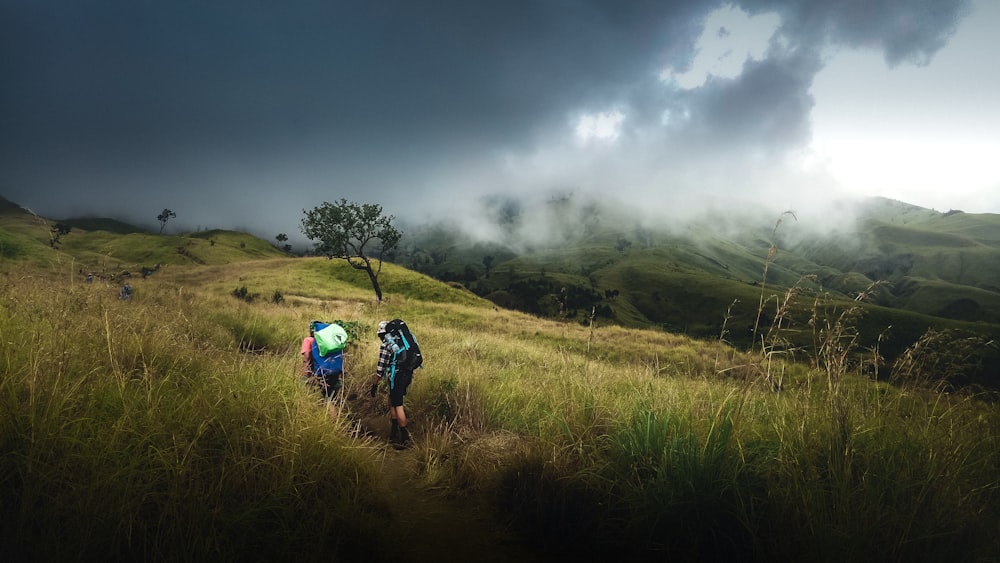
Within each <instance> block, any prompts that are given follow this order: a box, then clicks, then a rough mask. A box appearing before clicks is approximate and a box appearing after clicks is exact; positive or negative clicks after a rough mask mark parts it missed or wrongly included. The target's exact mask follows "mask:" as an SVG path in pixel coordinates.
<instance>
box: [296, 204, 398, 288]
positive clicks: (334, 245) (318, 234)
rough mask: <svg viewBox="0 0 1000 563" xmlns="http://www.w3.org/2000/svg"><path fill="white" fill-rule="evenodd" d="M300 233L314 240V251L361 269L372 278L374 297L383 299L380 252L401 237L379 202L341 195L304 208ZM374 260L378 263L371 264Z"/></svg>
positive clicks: (396, 242)
mask: <svg viewBox="0 0 1000 563" xmlns="http://www.w3.org/2000/svg"><path fill="white" fill-rule="evenodd" d="M302 212H303V213H305V214H306V216H305V218H304V219H302V225H301V227H302V233H303V234H304V235H306V237H307V238H308V239H309V240H313V241H317V242H316V243H315V247H316V251H317V252H318V253H322V254H323V255H325V256H326V257H327V258H329V259H333V258H341V259H344V260H346V261H347V263H348V264H350V265H351V266H352V267H353V268H356V269H358V270H364V271H365V272H366V273H367V274H368V279H369V280H371V283H372V288H373V289H374V290H375V297H376V298H377V299H378V300H379V301H382V288H381V287H380V286H379V283H378V276H379V274H380V273H381V272H382V256H383V254H384V253H386V252H388V251H390V250H392V249H393V248H395V247H396V245H397V244H399V240H400V239H401V238H402V236H403V235H402V233H400V232H399V231H398V230H397V229H396V228H395V227H393V226H392V221H393V219H394V217H393V216H392V215H383V214H382V206H381V205H378V204H374V203H365V204H357V203H354V202H349V201H347V200H346V199H341V200H340V201H338V202H336V203H329V202H323V204H322V205H320V206H318V207H314V208H313V209H311V210H309V211H306V210H305V209H303V210H302ZM373 260H376V261H378V266H377V267H375V266H373V264H372V262H373Z"/></svg>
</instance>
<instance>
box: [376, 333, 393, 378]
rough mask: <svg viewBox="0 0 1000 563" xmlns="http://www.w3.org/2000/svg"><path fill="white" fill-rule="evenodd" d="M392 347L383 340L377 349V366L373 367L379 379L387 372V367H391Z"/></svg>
mask: <svg viewBox="0 0 1000 563" xmlns="http://www.w3.org/2000/svg"><path fill="white" fill-rule="evenodd" d="M392 360H393V354H392V348H391V347H389V343H388V342H383V343H382V346H381V347H379V351H378V366H377V367H376V368H375V375H377V376H378V378H379V379H382V378H383V377H385V376H386V375H388V374H389V368H390V367H392Z"/></svg>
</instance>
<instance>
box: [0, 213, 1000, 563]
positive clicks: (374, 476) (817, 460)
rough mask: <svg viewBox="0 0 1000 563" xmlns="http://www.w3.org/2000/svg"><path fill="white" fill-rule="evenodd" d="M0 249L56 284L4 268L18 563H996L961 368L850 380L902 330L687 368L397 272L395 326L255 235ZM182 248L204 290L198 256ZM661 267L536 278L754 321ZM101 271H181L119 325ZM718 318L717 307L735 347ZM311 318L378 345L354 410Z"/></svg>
mask: <svg viewBox="0 0 1000 563" xmlns="http://www.w3.org/2000/svg"><path fill="white" fill-rule="evenodd" d="M0 227H2V231H0V232H2V233H5V236H7V237H10V238H11V239H13V240H16V241H18V242H19V243H20V244H22V245H23V247H24V248H25V249H37V251H38V252H40V253H42V254H43V256H44V257H43V258H42V259H38V258H35V257H32V256H31V255H30V253H28V252H27V251H25V252H23V253H21V254H17V255H16V256H6V255H5V258H4V266H3V268H0V286H2V288H3V290H2V293H0V295H2V303H0V342H3V346H2V348H0V362H2V365H4V366H5V369H4V370H3V372H2V374H0V512H2V513H0V542H2V544H3V545H4V553H5V555H7V556H8V557H12V558H13V560H68V559H74V560H78V559H86V560H89V559H92V558H102V559H108V558H110V559H114V560H136V559H142V560H155V561H159V560H212V561H236V560H246V559H252V560H274V559H281V560H290V559H294V560H307V561H312V560H316V561H319V560H323V561H330V560H334V561H337V560H348V559H350V560H358V559H361V560H366V561H429V560H455V561H464V560H485V561H512V560H516V561H532V560H536V561H544V560H552V559H563V558H570V557H572V558H577V559H584V560H595V559H601V560H603V559H611V558H615V559H618V560H639V559H643V560H647V559H649V558H650V557H655V558H663V559H670V560H683V561H705V560H726V561H758V560H759V561H776V560H781V561H790V560H802V561H845V560H891V561H901V560H907V561H940V560H961V561H992V560H996V559H997V558H998V557H1000V543H998V537H1000V534H998V533H997V532H998V531H1000V530H998V529H997V522H998V521H1000V508H998V507H1000V483H998V481H997V475H998V474H1000V408H998V403H997V402H995V401H992V400H990V399H991V398H992V396H990V395H985V394H973V393H971V392H970V391H968V390H966V391H964V392H950V393H944V392H941V391H940V389H941V386H940V384H941V383H942V382H947V381H948V377H950V374H951V372H952V371H953V370H954V368H956V366H957V367H962V366H961V365H960V363H961V361H963V357H961V356H960V355H959V356H956V355H949V352H950V351H961V345H962V344H963V341H962V340H956V339H950V340H949V339H946V338H943V337H940V338H938V340H937V341H934V340H925V341H923V343H922V344H921V346H920V347H916V348H912V349H908V350H905V351H903V352H901V354H900V357H903V358H908V359H909V361H908V362H903V363H901V364H900V365H899V367H898V369H897V370H896V377H895V378H894V379H893V381H892V382H891V383H885V382H881V381H877V380H876V377H875V376H876V375H877V373H876V372H877V371H878V369H879V367H880V364H879V362H877V361H876V360H875V358H870V359H869V360H867V361H863V362H860V363H854V362H851V361H847V360H846V358H848V357H855V356H856V354H854V353H855V352H858V351H859V344H858V343H857V340H856V339H855V338H854V334H855V333H854V330H856V329H857V330H861V328H863V327H862V325H863V324H864V323H868V322H872V323H875V324H877V325H882V324H883V323H884V322H885V320H886V318H888V317H880V316H879V315H890V314H892V310H891V309H889V308H886V307H875V308H870V309H868V310H867V314H866V315H864V316H858V314H857V313H858V311H857V310H855V309H852V308H850V307H847V306H844V305H843V304H842V302H840V301H837V300H836V299H833V298H831V299H828V300H823V301H822V302H820V303H818V304H816V305H815V308H816V309H817V310H816V312H815V314H814V315H813V316H812V317H811V319H812V321H813V326H814V327H816V331H815V332H809V333H808V336H809V337H808V338H806V339H805V340H806V342H807V343H806V344H803V345H802V346H798V347H794V348H791V347H788V346H783V345H782V344H781V342H782V341H783V340H787V339H791V338H795V337H797V335H802V334H804V333H805V332H807V331H806V329H805V328H804V327H807V326H809V325H807V324H805V325H804V324H800V323H795V324H792V323H790V322H787V321H788V320H787V319H786V318H785V317H782V316H781V315H777V314H770V313H769V314H768V315H766V317H767V318H769V319H770V322H769V323H768V324H767V325H761V330H760V332H761V334H762V341H763V342H765V343H766V344H767V346H765V347H762V348H760V349H759V350H758V349H757V348H755V349H754V350H753V351H750V352H746V351H741V350H739V349H736V348H734V347H732V346H730V345H728V344H727V343H726V342H724V341H723V340H725V339H726V338H722V339H720V337H723V336H726V329H734V326H733V325H732V324H731V323H730V324H727V325H726V326H725V327H724V326H722V322H720V323H719V325H720V326H714V327H707V328H706V329H705V330H708V329H709V328H711V330H713V331H717V332H718V333H717V335H716V337H715V338H711V339H707V338H706V339H694V338H690V337H689V336H685V335H682V334H677V333H672V332H665V331H662V330H650V329H644V328H637V327H631V328H630V327H623V326H615V325H609V324H606V323H597V324H596V325H594V326H589V325H587V324H583V323H580V322H565V321H556V320H552V319H545V318H541V317H538V316H532V315H527V314H524V313H520V312H515V311H508V310H503V309H499V308H496V307H494V306H493V304H492V303H490V302H489V301H487V300H485V299H482V298H480V297H477V296H475V295H473V294H472V293H471V292H469V291H467V290H465V289H462V288H459V287H452V286H449V285H446V284H443V283H440V282H437V281H435V280H433V279H431V278H429V277H427V276H424V275H421V274H417V273H414V272H412V271H408V270H406V269H404V268H401V267H398V266H395V265H392V264H387V265H386V268H385V270H384V272H383V278H382V285H383V289H384V290H385V292H386V299H385V301H383V302H381V303H377V302H375V301H373V298H372V290H371V288H370V286H369V285H368V281H367V279H366V277H365V275H364V274H363V273H361V272H358V271H356V270H353V269H352V268H350V267H349V266H347V265H346V264H344V263H343V262H342V261H338V260H332V261H331V260H326V259H324V258H292V257H287V256H282V255H280V253H277V251H275V252H276V254H274V255H268V251H267V249H266V248H265V247H264V246H255V244H254V243H253V241H250V240H244V239H243V238H242V235H239V234H230V233H211V234H206V235H207V236H190V237H156V236H154V235H142V237H143V238H134V237H135V236H136V235H137V234H127V235H118V236H117V239H116V237H115V236H110V235H108V234H101V233H100V232H86V233H85V232H78V231H77V230H76V229H74V230H73V231H72V232H71V233H70V234H69V235H68V236H65V237H64V241H63V243H62V245H61V247H60V248H59V249H53V248H50V247H49V246H48V244H47V242H44V243H38V241H37V240H35V239H32V238H31V236H33V235H29V234H26V233H24V232H21V231H19V227H9V228H8V227H7V225H6V221H5V222H4V223H3V224H2V225H0ZM76 235H80V236H79V237H78V238H79V239H80V242H78V243H74V242H73V241H72V239H73V238H74V237H75V236H76ZM145 237H149V238H145ZM230 237H232V238H230ZM156 238H162V239H163V241H162V243H159V242H157V241H156V240H154V239H156ZM33 240H35V243H36V245H35V246H30V243H31V241H33ZM211 240H215V241H216V242H215V245H212V244H211V242H210V241H211ZM188 242H190V243H192V244H191V245H190V246H187V247H186V248H189V251H190V253H191V254H192V255H193V256H197V257H198V258H199V259H200V262H199V261H196V260H193V259H191V258H190V257H186V256H184V255H182V254H180V253H179V252H177V250H176V248H177V247H178V246H180V245H181V244H187V243H188ZM241 242H243V243H245V244H243V245H242V246H241V244H240V243H241ZM657 248H658V247H657V246H656V245H654V246H652V247H650V248H649V249H648V250H644V251H643V252H637V251H635V250H626V252H625V253H624V255H625V258H628V254H629V253H631V252H635V253H636V254H643V253H649V254H650V255H651V256H653V258H648V257H647V260H648V261H647V262H644V263H641V266H640V267H630V265H629V264H628V261H627V260H624V259H618V256H617V255H616V252H617V251H615V252H610V253H608V252H606V253H605V254H604V255H603V259H604V260H612V263H611V264H606V265H601V267H600V268H598V269H594V270H593V271H590V272H583V271H576V272H572V273H558V272H555V271H553V270H547V271H546V272H545V274H544V278H542V277H541V274H542V272H541V271H538V272H537V274H538V275H539V279H552V280H555V281H558V282H559V283H562V284H566V283H570V282H573V281H574V280H582V279H586V280H588V281H589V280H590V279H591V277H594V278H595V279H598V281H599V282H600V280H601V279H603V278H601V277H600V276H607V278H606V279H607V281H608V283H614V284H616V286H618V287H623V288H625V287H626V284H634V287H632V286H629V288H628V289H629V291H634V292H635V293H636V294H637V295H639V294H641V296H642V299H645V300H648V301H649V303H650V305H649V307H653V304H655V303H657V300H656V297H655V296H654V293H656V292H661V293H659V295H660V301H664V300H665V298H664V296H665V295H669V296H671V297H670V298H671V300H673V302H676V303H680V302H683V301H695V300H697V299H705V298H707V297H706V296H711V295H714V294H716V293H723V292H727V291H728V292H736V291H737V288H738V289H739V290H740V291H743V293H740V294H739V295H740V296H741V299H742V300H745V301H748V302H752V303H753V306H754V307H757V301H759V299H760V295H761V293H760V290H761V287H760V286H759V285H757V286H755V285H753V281H748V280H743V279H739V278H738V277H737V276H733V278H732V279H726V278H724V277H719V276H709V275H707V274H705V273H704V272H703V271H701V270H699V269H697V268H692V267H689V266H686V265H685V264H684V263H682V262H677V263H676V264H666V265H661V266H660V267H661V268H662V269H663V271H664V272H665V273H668V274H670V276H673V277H672V278H670V279H683V277H684V276H687V277H688V281H686V282H684V283H678V284H677V285H676V286H669V285H665V284H664V282H663V281H662V280H661V281H653V280H654V279H656V280H659V279H660V278H658V277H655V276H656V274H657V273H659V272H658V271H656V270H653V271H650V270H651V269H652V268H653V266H654V264H661V263H662V262H667V259H666V258H664V257H663V256H665V255H659V256H658V255H655V252H656V251H657ZM108 249H113V257H111V258H106V259H107V260H109V261H113V260H119V259H120V260H121V263H120V264H119V265H121V266H128V265H129V264H131V263H132V262H133V261H134V262H135V263H137V264H143V263H149V262H152V261H153V260H156V261H160V262H161V264H164V266H162V267H161V269H160V270H158V271H157V272H156V273H155V274H154V275H152V276H150V277H147V278H145V279H142V278H139V279H134V280H133V286H134V287H135V294H134V297H133V299H132V301H130V302H126V301H121V300H119V299H118V298H117V282H116V281H111V280H104V279H96V280H95V281H93V282H91V283H80V277H79V274H78V273H75V272H76V270H73V271H68V270H69V269H68V268H67V266H71V265H73V264H80V263H84V262H88V263H89V262H90V261H93V260H97V259H98V257H101V256H108V252H109V251H108ZM102 252H105V254H101V253H102ZM687 252H688V253H689V254H690V252H691V251H687ZM700 253H701V254H702V255H704V256H705V257H706V260H708V259H709V258H710V259H711V260H716V261H718V262H719V263H720V264H727V263H728V264H736V263H737V262H738V260H736V259H735V258H727V259H726V260H722V259H721V258H723V256H722V255H721V254H714V253H710V252H706V251H704V250H701V251H700ZM617 254H622V253H617ZM734 254H736V255H739V254H740V253H739V252H735V251H734ZM587 255H588V256H590V255H595V256H596V255H598V254H597V253H594V254H591V253H587ZM126 257H127V258H126ZM241 257H242V258H241ZM102 259H105V258H102ZM168 259H170V260H173V261H170V260H168ZM711 260H708V261H709V262H711ZM779 260H780V258H779ZM598 264H599V261H595V262H593V263H589V264H588V263H582V264H577V265H578V266H582V267H584V268H589V267H592V266H595V265H598ZM567 265H570V264H569V261H567ZM129 267H131V266H129ZM529 267H533V265H532V264H531V263H530V262H528V261H525V262H523V263H519V264H517V268H525V269H527V268H529ZM534 267H537V264H536V265H534ZM547 267H551V266H547ZM733 267H734V266H730V268H731V269H732V268H733ZM630 268H631V269H630ZM566 269H569V268H568V267H567V268H566ZM774 269H775V270H778V267H777V266H775V267H774ZM502 270H503V268H502V267H500V268H497V269H496V271H494V272H493V273H492V274H491V278H492V277H493V276H496V277H501V276H502V275H503V273H502ZM748 271H749V269H748ZM769 271H770V269H769ZM557 274H558V275H557ZM774 275H775V276H784V275H786V274H785V273H783V272H778V273H776V274H774ZM643 276H651V278H650V279H649V280H648V281H647V280H646V279H644V278H643ZM761 280H763V277H762V276H761ZM768 280H769V282H768V283H770V280H771V278H770V277H768ZM713 283H714V284H718V285H716V286H713V285H711V284H713ZM657 284H660V285H657ZM696 286H703V287H701V290H702V291H700V292H696V291H694V289H693V288H694V287H696ZM240 288H245V291H243V292H234V290H237V289H240ZM682 291H687V292H688V293H682ZM234 293H236V295H234ZM785 295H786V294H785V293H784V292H782V291H779V293H778V297H784V296H785ZM279 297H280V298H279ZM620 297H621V295H619V297H617V298H612V299H611V302H612V303H614V299H618V298H620ZM727 298H728V297H727ZM714 299H716V302H715V303H705V304H701V305H699V306H700V307H703V308H704V309H706V310H708V309H715V308H717V307H720V308H722V314H720V315H719V317H718V318H720V319H722V320H723V321H725V320H726V317H725V307H724V305H726V303H725V301H723V300H721V299H720V298H719V297H714ZM806 301H807V300H806V299H802V302H803V303H805V302H806ZM639 302H640V303H641V302H642V301H641V300H640V301H639ZM780 303H781V302H780V301H770V300H769V304H768V308H769V310H770V309H772V308H774V307H775V306H780ZM779 309H780V307H779ZM634 314H635V315H637V316H638V315H645V314H646V313H645V312H642V311H640V310H639V309H638V308H636V309H635V311H634ZM678 314H679V313H678ZM392 317H402V318H404V319H406V320H407V322H408V324H410V326H411V327H412V328H413V330H414V332H415V334H416V335H417V337H418V338H419V339H420V343H421V347H422V349H423V351H424V354H425V367H424V368H423V369H421V370H420V371H419V372H418V374H417V376H416V379H415V382H414V384H413V386H412V388H411V391H410V393H409V394H408V395H407V412H408V414H409V417H410V419H411V428H412V432H413V436H414V440H415V443H414V446H413V447H412V448H410V449H409V450H403V451H396V450H394V449H392V448H389V447H387V445H386V439H385V438H386V434H387V426H388V424H387V421H386V416H385V412H386V403H385V400H386V399H385V396H384V395H379V396H378V397H376V398H374V399H373V398H370V397H368V396H367V394H366V390H367V388H368V386H369V384H370V382H371V374H372V373H373V372H374V369H375V363H376V360H377V358H376V354H377V343H376V340H375V337H374V328H375V326H376V325H377V323H378V321H379V320H382V319H387V318H392ZM637 318H638V317H637ZM666 318H672V317H666ZM892 318H893V319H894V321H895V319H897V318H898V317H892ZM914 318H919V316H917V315H914ZM313 319H321V320H342V321H344V322H347V323H350V325H351V326H352V327H356V329H357V332H356V338H355V339H354V340H353V342H352V344H351V346H350V347H349V348H348V355H347V362H346V366H347V368H346V369H347V371H346V378H345V385H346V387H345V390H344V393H343V394H342V395H341V397H340V398H339V399H338V400H337V401H335V402H334V403H333V404H326V403H324V402H323V400H322V399H321V397H320V395H319V394H318V393H317V392H315V391H314V390H312V389H310V388H309V387H308V386H307V385H306V384H305V383H304V382H303V381H302V380H301V379H300V377H299V364H300V359H299V357H298V349H299V343H300V340H301V338H302V337H303V336H305V333H306V328H307V326H308V323H309V321H310V320H313ZM808 320H809V319H802V320H801V322H802V323H805V322H807V321H808ZM693 322H694V320H692V323H693ZM702 322H706V323H707V321H702ZM786 323H787V324H786ZM772 328H773V329H774V330H772Z"/></svg>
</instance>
